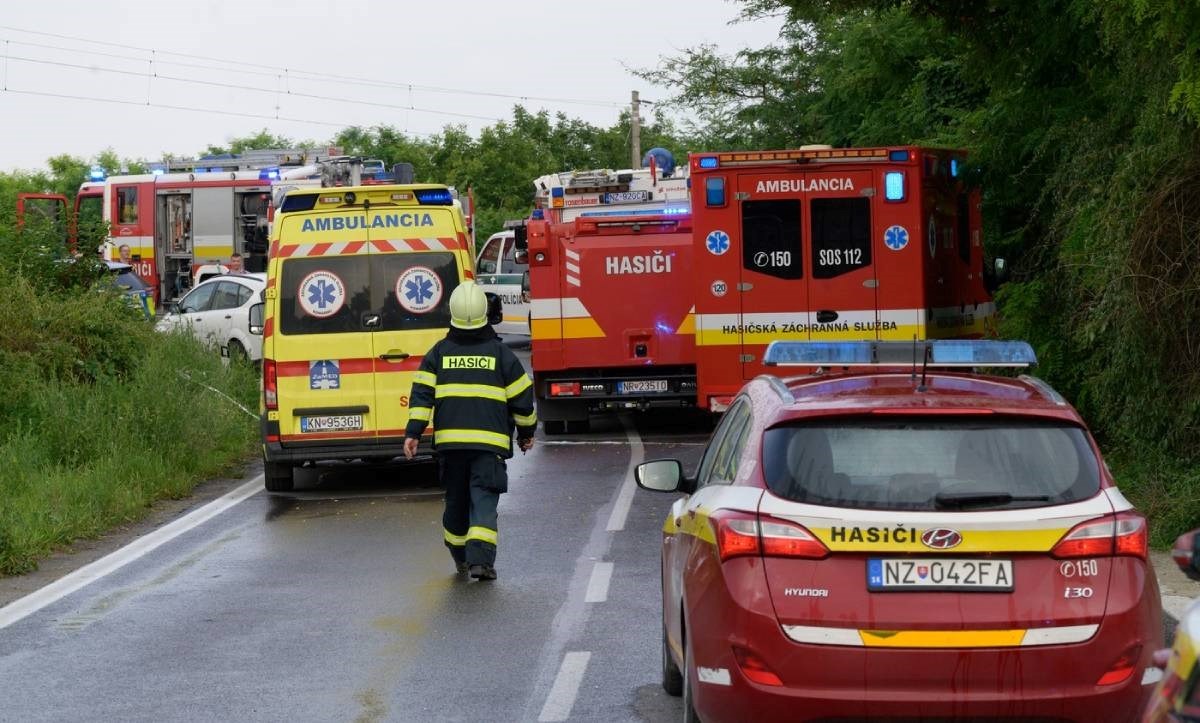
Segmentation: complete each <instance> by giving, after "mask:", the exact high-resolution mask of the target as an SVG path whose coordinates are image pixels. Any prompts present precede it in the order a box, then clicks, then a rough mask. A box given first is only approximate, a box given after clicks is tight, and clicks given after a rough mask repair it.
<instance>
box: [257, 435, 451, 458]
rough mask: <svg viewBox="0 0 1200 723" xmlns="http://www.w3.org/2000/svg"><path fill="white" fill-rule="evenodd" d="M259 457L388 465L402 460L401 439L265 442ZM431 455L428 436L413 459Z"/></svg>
mask: <svg viewBox="0 0 1200 723" xmlns="http://www.w3.org/2000/svg"><path fill="white" fill-rule="evenodd" d="M263 455H264V457H265V458H266V460H267V461H268V462H286V463H288V464H292V465H300V464H303V463H305V462H334V461H350V460H362V461H364V462H376V463H380V462H390V461H392V460H394V459H396V458H397V457H400V458H403V457H404V438H403V437H385V438H382V439H354V440H346V441H338V440H329V439H322V440H317V441H313V442H288V443H287V444H286V445H285V444H281V443H279V442H273V441H267V442H265V443H264V444H263ZM433 456H434V453H433V438H432V436H431V435H425V436H424V437H422V438H421V441H420V442H419V443H418V444H417V457H418V458H424V459H431V458H432V457H433Z"/></svg>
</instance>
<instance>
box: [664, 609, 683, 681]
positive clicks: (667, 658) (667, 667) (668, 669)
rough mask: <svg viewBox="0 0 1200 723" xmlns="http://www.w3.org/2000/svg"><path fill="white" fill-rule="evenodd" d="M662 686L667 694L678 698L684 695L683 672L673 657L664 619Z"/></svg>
mask: <svg viewBox="0 0 1200 723" xmlns="http://www.w3.org/2000/svg"><path fill="white" fill-rule="evenodd" d="M662 687H663V690H665V691H667V695H671V696H675V697H676V698H678V697H679V696H681V695H683V673H681V672H680V670H679V666H678V665H676V664H675V659H674V658H672V657H671V646H670V645H669V644H668V643H667V622H666V620H664V621H663V631H662Z"/></svg>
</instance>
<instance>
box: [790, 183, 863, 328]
mask: <svg viewBox="0 0 1200 723" xmlns="http://www.w3.org/2000/svg"><path fill="white" fill-rule="evenodd" d="M871 179H872V174H871V172H870V171H852V170H842V169H840V168H837V167H833V168H830V169H829V170H825V171H821V172H819V173H811V172H810V173H805V174H804V183H805V188H806V206H807V211H808V213H807V215H806V218H807V221H806V223H805V235H804V246H805V252H806V253H805V255H806V258H807V261H808V264H807V265H808V269H809V279H808V310H809V317H808V324H809V334H808V336H809V338H810V339H812V340H813V341H832V340H838V339H876V338H878V333H879V330H880V329H881V328H882V326H883V324H882V322H881V320H880V318H879V315H878V309H879V305H878V303H877V300H876V287H877V285H878V278H877V276H876V272H875V268H876V267H875V262H876V259H875V257H874V254H873V249H872V243H871V242H872V238H871V201H872V197H873V196H874V188H873V187H872V186H873V184H872V180H871Z"/></svg>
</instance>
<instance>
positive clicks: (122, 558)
mask: <svg viewBox="0 0 1200 723" xmlns="http://www.w3.org/2000/svg"><path fill="white" fill-rule="evenodd" d="M262 483H263V477H262V475H259V476H257V477H255V478H254V479H252V480H250V481H249V482H247V483H245V484H244V485H242V486H240V487H238V488H237V489H235V490H233V491H232V492H228V493H226V494H224V495H222V496H221V497H218V498H217V499H215V500H213V501H212V502H209V503H208V504H206V505H204V506H203V507H200V508H198V509H195V510H192V511H191V512H189V513H188V514H186V515H184V516H183V517H180V518H179V519H178V520H175V521H174V522H172V523H171V524H169V525H163V526H162V527H160V528H158V529H157V530H155V531H154V532H151V533H149V534H147V535H145V536H143V537H139V538H138V539H137V540H134V541H133V542H131V543H129V544H128V545H126V546H125V547H122V548H121V549H119V550H117V551H115V552H112V553H110V554H108V555H105V556H104V557H102V558H100V559H99V560H96V561H95V562H92V563H89V564H87V565H84V566H83V567H81V568H79V569H78V570H76V571H75V572H72V573H70V574H69V575H65V576H63V577H60V578H59V579H58V580H55V581H54V582H52V583H50V584H49V585H47V586H46V587H44V588H42V589H41V590H37V591H36V592H31V593H29V594H28V595H26V596H25V597H23V598H21V599H19V600H14V601H13V602H11V603H9V604H8V605H6V606H4V607H2V608H0V628H5V627H8V626H9V625H12V624H13V623H15V622H17V621H18V620H21V619H23V618H25V617H27V616H29V615H32V614H33V613H35V612H37V611H38V610H41V609H42V608H44V607H46V606H47V605H50V604H51V603H55V602H58V601H59V600H61V599H63V598H64V597H66V596H67V595H70V594H71V593H73V592H75V591H76V590H78V589H80V588H82V587H84V586H85V585H87V584H89V583H91V582H94V581H96V580H99V579H100V578H102V577H104V576H105V575H108V574H110V573H112V572H114V571H116V570H119V569H120V568H122V567H124V566H125V565H127V564H129V563H131V562H133V561H134V560H136V559H138V558H139V557H141V556H143V555H145V554H146V553H148V552H152V551H153V550H155V549H157V548H158V547H160V546H162V545H164V544H166V543H167V542H170V541H171V540H173V539H175V538H176V537H179V536H180V535H182V534H183V533H185V532H187V531H188V530H191V529H192V528H194V527H198V526H200V525H202V524H204V523H205V522H207V521H209V520H211V519H212V518H214V517H216V516H217V515H219V514H221V513H222V512H224V511H225V510H227V509H229V508H230V507H233V506H234V505H236V504H238V503H239V502H241V501H243V500H246V499H248V498H250V497H252V496H254V495H255V494H257V493H258V491H259V490H261V489H262Z"/></svg>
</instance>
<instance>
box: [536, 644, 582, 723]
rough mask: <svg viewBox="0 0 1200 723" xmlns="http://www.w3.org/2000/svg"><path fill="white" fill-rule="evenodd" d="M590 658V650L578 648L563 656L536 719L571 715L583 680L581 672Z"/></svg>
mask: <svg viewBox="0 0 1200 723" xmlns="http://www.w3.org/2000/svg"><path fill="white" fill-rule="evenodd" d="M591 658H592V654H591V652H589V651H578V650H577V651H573V652H570V653H567V654H566V655H564V656H563V661H562V665H561V666H560V667H559V669H558V675H557V676H556V677H555V678H554V687H552V688H551V689H550V695H549V696H548V697H547V698H546V704H545V705H544V706H542V714H541V715H539V716H538V721H540V722H541V723H551V722H552V721H565V720H566V719H567V718H570V717H571V709H572V708H574V707H575V698H576V697H577V696H578V695H579V684H580V683H582V682H583V674H584V672H586V671H587V665H588V661H589V660H591Z"/></svg>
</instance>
